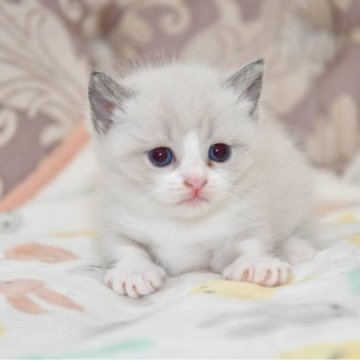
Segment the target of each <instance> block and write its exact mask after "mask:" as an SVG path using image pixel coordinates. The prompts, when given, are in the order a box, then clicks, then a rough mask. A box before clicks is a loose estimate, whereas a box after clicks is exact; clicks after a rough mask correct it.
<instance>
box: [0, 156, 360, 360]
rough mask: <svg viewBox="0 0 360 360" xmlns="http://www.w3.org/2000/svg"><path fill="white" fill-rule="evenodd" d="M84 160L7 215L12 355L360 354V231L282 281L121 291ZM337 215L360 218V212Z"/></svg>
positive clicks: (2, 295)
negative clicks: (102, 252)
mask: <svg viewBox="0 0 360 360" xmlns="http://www.w3.org/2000/svg"><path fill="white" fill-rule="evenodd" d="M83 161H84V159H78V163H76V162H75V163H76V164H74V166H73V167H72V168H70V169H68V170H67V173H65V174H63V175H62V177H61V178H60V179H57V180H56V181H55V183H54V184H52V185H51V186H50V187H49V188H48V189H46V191H45V192H44V193H42V194H40V195H39V197H38V198H37V199H36V200H35V201H34V202H32V203H30V204H28V205H27V206H25V207H23V208H21V209H19V210H17V211H15V212H13V213H10V214H0V234H1V235H0V257H1V261H0V315H1V316H0V357H1V358H4V357H11V358H19V357H21V358H31V359H41V358H104V357H107V358H109V357H125V358H134V357H136V358H138V357H140V358H143V357H152V358H154V357H156V358H159V357H166V358H181V357H207V358H210V357H211V358H217V357H228V358H233V357H236V358H281V359H282V358H283V359H285V358H323V359H333V358H360V234H358V235H354V236H351V237H349V238H344V239H343V240H342V241H339V242H337V243H336V244H334V245H332V246H331V247H329V248H327V249H325V250H323V251H321V252H319V253H317V255H316V256H315V257H314V258H313V259H311V260H309V261H307V262H304V263H301V264H299V265H297V266H296V267H295V269H294V275H293V278H292V280H291V283H290V284H288V285H286V286H283V287H277V288H264V287H260V286H256V285H253V284H246V283H241V282H231V281H224V280H222V279H221V278H220V276H219V275H216V274H212V273H207V272H199V273H191V274H185V275H182V276H180V277H177V278H171V279H168V280H167V282H166V284H165V286H164V288H163V289H162V290H161V291H159V292H157V293H155V294H153V295H152V296H150V297H147V298H143V299H135V300H133V299H129V298H125V297H121V296H118V295H117V294H115V293H114V292H113V291H112V290H110V289H108V288H107V287H106V286H105V285H104V284H103V281H102V278H103V272H104V268H103V266H102V264H101V259H100V257H99V240H98V238H97V236H96V233H95V231H94V227H93V224H94V222H93V219H92V216H91V213H90V212H89V211H88V210H89V209H92V208H94V202H95V201H96V197H95V195H94V193H93V191H92V187H91V185H89V184H86V186H80V185H79V184H77V185H76V184H74V179H75V178H76V176H75V175H76V171H78V170H75V169H79V168H82V169H83V168H84V167H83V165H84V164H83ZM79 162H80V164H79ZM80 165H82V166H80ZM69 183H71V185H72V186H69ZM69 189H70V190H69ZM326 221H328V222H338V223H345V222H354V223H356V222H360V208H352V209H347V210H345V209H343V210H338V211H336V212H333V213H332V214H331V215H330V216H328V217H327V219H326Z"/></svg>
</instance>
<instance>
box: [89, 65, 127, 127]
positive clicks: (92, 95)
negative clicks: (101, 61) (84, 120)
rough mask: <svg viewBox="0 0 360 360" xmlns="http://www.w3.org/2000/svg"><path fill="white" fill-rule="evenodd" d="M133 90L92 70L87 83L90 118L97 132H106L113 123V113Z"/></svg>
mask: <svg viewBox="0 0 360 360" xmlns="http://www.w3.org/2000/svg"><path fill="white" fill-rule="evenodd" d="M131 96H133V92H132V91H131V90H128V89H126V88H124V87H122V86H121V85H120V84H119V83H117V82H116V81H115V80H114V79H112V78H111V77H110V76H108V75H106V74H104V73H101V72H97V71H95V72H93V73H92V74H91V77H90V83H89V101H90V107H91V119H92V123H93V126H94V128H95V130H96V132H97V133H99V134H101V133H106V132H107V131H108V130H109V128H110V127H111V125H112V124H113V118H112V116H113V113H114V110H115V109H116V108H119V107H121V105H122V103H123V102H124V100H126V99H127V98H129V97H131Z"/></svg>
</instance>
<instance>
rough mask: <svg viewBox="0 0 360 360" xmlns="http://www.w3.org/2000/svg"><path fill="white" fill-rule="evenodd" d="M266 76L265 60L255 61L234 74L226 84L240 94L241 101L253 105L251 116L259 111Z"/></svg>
mask: <svg viewBox="0 0 360 360" xmlns="http://www.w3.org/2000/svg"><path fill="white" fill-rule="evenodd" d="M263 75H264V60H263V59H260V60H257V61H254V62H252V63H250V64H248V65H246V66H245V67H243V68H242V69H241V70H239V71H238V72H236V73H235V74H233V75H232V76H231V77H230V78H228V79H227V80H226V82H225V84H226V85H227V86H230V87H231V88H233V89H234V91H235V92H236V93H237V94H238V97H239V99H244V100H245V99H246V100H249V101H250V102H251V103H252V108H251V114H252V113H253V112H254V111H255V110H256V109H257V105H258V101H259V98H260V94H261V88H262V82H263Z"/></svg>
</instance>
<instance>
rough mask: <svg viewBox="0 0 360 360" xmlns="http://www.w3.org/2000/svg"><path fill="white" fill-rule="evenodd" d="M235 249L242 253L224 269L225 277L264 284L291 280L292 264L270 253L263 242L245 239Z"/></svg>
mask: <svg viewBox="0 0 360 360" xmlns="http://www.w3.org/2000/svg"><path fill="white" fill-rule="evenodd" d="M234 251H236V252H237V253H239V254H240V255H239V256H238V257H237V258H236V259H235V260H234V261H233V262H232V263H230V265H228V266H227V267H225V269H224V270H223V276H224V278H225V279H228V280H236V281H245V282H250V283H254V284H258V285H263V286H277V285H284V284H286V283H287V282H288V281H289V278H290V275H291V267H290V265H289V264H288V263H286V262H283V261H281V260H279V259H277V258H275V257H273V256H271V255H269V252H267V251H266V248H265V246H264V244H263V243H262V242H260V241H258V240H255V239H248V240H243V241H241V243H240V244H238V245H237V246H236V248H234Z"/></svg>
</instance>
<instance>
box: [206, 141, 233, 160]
mask: <svg viewBox="0 0 360 360" xmlns="http://www.w3.org/2000/svg"><path fill="white" fill-rule="evenodd" d="M229 156H230V146H229V145H226V144H214V145H211V146H210V149H209V159H210V160H213V161H217V162H224V161H226V160H227V159H228V158H229Z"/></svg>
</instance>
